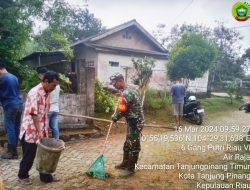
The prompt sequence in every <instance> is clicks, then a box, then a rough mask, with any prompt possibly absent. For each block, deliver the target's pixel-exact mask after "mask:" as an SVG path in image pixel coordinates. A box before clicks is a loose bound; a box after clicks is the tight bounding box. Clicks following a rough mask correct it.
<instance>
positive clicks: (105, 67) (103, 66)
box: [97, 52, 167, 89]
mask: <svg viewBox="0 0 250 190" xmlns="http://www.w3.org/2000/svg"><path fill="white" fill-rule="evenodd" d="M132 58H133V56H126V55H118V54H109V53H103V52H99V53H98V63H97V78H98V79H99V80H100V81H101V82H102V83H103V84H104V85H105V86H107V85H108V84H109V82H110V80H109V77H110V76H111V75H112V74H114V73H117V72H119V73H122V74H123V75H124V76H125V77H126V76H127V78H128V79H127V82H128V83H132V80H131V77H132V76H133V75H134V74H135V70H134V68H133V63H132V61H131V59H132ZM134 58H135V59H137V58H142V57H134ZM110 61H113V62H119V67H118V68H116V67H115V68H114V67H111V66H110V64H109V62H110ZM165 62H166V61H165V60H161V59H155V65H156V66H155V68H154V71H153V77H152V79H151V81H150V87H152V88H155V89H163V88H164V87H166V84H167V80H166V69H165ZM126 68H128V70H127V74H125V73H126Z"/></svg>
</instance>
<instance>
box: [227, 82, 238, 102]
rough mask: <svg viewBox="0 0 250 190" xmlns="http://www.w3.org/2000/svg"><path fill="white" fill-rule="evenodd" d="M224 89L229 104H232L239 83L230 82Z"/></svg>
mask: <svg viewBox="0 0 250 190" xmlns="http://www.w3.org/2000/svg"><path fill="white" fill-rule="evenodd" d="M225 89H226V92H227V94H228V95H229V97H230V100H231V104H233V97H234V96H237V91H238V90H239V83H238V82H237V81H236V80H234V81H231V82H229V83H228V84H227V85H226V86H225Z"/></svg>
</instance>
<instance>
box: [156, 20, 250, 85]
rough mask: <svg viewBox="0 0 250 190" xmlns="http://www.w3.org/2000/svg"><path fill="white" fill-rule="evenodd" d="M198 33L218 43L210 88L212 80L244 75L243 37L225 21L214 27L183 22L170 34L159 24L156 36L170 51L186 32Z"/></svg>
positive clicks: (231, 78) (211, 71)
mask: <svg viewBox="0 0 250 190" xmlns="http://www.w3.org/2000/svg"><path fill="white" fill-rule="evenodd" d="M187 32H190V33H197V34H201V35H202V36H203V37H205V38H207V39H209V40H212V41H213V42H214V43H216V44H217V47H218V56H217V59H216V60H215V62H214V64H213V66H212V67H211V68H210V72H209V88H210V85H211V82H213V81H222V80H234V79H235V78H242V77H243V76H244V70H243V68H244V66H245V63H246V62H245V63H244V59H242V58H241V57H240V55H239V51H240V48H241V47H240V45H239V43H238V42H240V41H241V40H242V39H243V38H242V37H241V36H240V34H239V33H238V32H236V31H235V30H234V29H232V28H227V27H226V26H225V25H224V24H223V23H220V22H217V25H216V26H215V27H214V28H209V27H206V26H203V25H199V24H196V25H191V24H183V25H181V26H179V25H175V26H174V27H173V28H172V29H171V31H170V34H166V33H165V25H164V24H161V25H159V26H158V30H157V31H155V32H154V35H155V37H156V38H157V39H158V40H159V41H160V42H161V43H162V45H164V46H165V47H166V48H167V49H168V50H169V51H171V48H173V47H174V45H175V44H176V42H177V41H178V40H179V39H180V38H181V36H182V35H183V34H184V33H187Z"/></svg>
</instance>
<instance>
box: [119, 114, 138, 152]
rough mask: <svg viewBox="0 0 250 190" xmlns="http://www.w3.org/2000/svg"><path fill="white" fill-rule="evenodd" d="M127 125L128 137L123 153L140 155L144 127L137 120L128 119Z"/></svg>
mask: <svg viewBox="0 0 250 190" xmlns="http://www.w3.org/2000/svg"><path fill="white" fill-rule="evenodd" d="M127 123H128V128H127V135H126V140H125V142H124V145H123V151H124V152H129V154H132V155H139V152H140V150H141V144H140V137H141V130H142V125H141V124H140V123H138V121H137V119H128V120H127Z"/></svg>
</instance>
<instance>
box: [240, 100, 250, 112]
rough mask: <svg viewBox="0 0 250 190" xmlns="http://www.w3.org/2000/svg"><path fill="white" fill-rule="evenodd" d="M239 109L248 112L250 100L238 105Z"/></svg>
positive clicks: (249, 110)
mask: <svg viewBox="0 0 250 190" xmlns="http://www.w3.org/2000/svg"><path fill="white" fill-rule="evenodd" d="M239 110H240V111H243V110H244V111H245V113H250V102H247V103H245V104H243V105H242V106H240V107H239Z"/></svg>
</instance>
